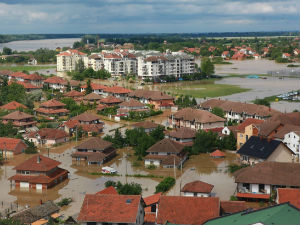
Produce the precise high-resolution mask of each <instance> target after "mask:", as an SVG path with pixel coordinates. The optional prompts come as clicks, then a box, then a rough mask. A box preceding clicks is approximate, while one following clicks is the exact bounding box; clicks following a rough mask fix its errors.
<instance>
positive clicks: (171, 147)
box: [146, 138, 184, 153]
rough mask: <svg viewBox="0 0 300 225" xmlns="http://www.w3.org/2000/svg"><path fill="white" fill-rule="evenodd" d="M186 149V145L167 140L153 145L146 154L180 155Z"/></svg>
mask: <svg viewBox="0 0 300 225" xmlns="http://www.w3.org/2000/svg"><path fill="white" fill-rule="evenodd" d="M183 148H184V145H182V144H180V143H178V142H176V141H172V140H171V139H168V138H165V139H163V140H161V141H159V142H157V143H156V144H154V145H152V146H151V147H150V148H148V150H147V151H146V152H172V153H180V152H181V151H182V150H183Z"/></svg>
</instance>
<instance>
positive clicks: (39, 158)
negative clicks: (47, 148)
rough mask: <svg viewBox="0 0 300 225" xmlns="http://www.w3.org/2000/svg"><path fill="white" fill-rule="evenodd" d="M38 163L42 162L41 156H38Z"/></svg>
mask: <svg viewBox="0 0 300 225" xmlns="http://www.w3.org/2000/svg"><path fill="white" fill-rule="evenodd" d="M36 162H37V163H40V162H41V157H40V155H38V156H37V159H36Z"/></svg>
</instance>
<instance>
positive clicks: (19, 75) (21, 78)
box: [8, 72, 28, 82]
mask: <svg viewBox="0 0 300 225" xmlns="http://www.w3.org/2000/svg"><path fill="white" fill-rule="evenodd" d="M27 76H28V75H27V74H26V73H22V72H14V73H11V74H9V75H8V80H16V81H23V82H24V81H25V79H26V77H27Z"/></svg>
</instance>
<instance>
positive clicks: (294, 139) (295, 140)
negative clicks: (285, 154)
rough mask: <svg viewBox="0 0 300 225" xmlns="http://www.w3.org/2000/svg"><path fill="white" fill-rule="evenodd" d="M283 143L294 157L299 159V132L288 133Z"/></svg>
mask: <svg viewBox="0 0 300 225" xmlns="http://www.w3.org/2000/svg"><path fill="white" fill-rule="evenodd" d="M283 143H285V144H286V146H287V147H288V148H289V149H291V150H292V151H293V152H294V153H295V154H296V156H297V157H298V158H299V152H300V136H299V132H297V133H296V132H293V131H292V132H289V133H287V134H285V135H284V139H283Z"/></svg>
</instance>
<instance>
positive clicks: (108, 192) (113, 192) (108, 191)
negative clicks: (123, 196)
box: [96, 186, 118, 195]
mask: <svg viewBox="0 0 300 225" xmlns="http://www.w3.org/2000/svg"><path fill="white" fill-rule="evenodd" d="M96 195H118V192H117V190H116V189H115V188H114V187H113V186H109V187H107V188H105V189H103V190H102V191H99V192H97V193H96Z"/></svg>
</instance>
